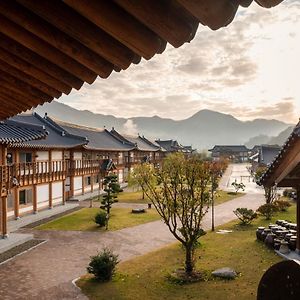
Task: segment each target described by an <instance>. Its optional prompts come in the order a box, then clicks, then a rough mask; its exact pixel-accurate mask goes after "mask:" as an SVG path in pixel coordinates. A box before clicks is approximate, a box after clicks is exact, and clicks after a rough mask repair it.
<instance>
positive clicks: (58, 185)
mask: <svg viewBox="0 0 300 300" xmlns="http://www.w3.org/2000/svg"><path fill="white" fill-rule="evenodd" d="M62 200H63V182H62V181H59V182H54V183H52V202H53V203H60V202H62Z"/></svg>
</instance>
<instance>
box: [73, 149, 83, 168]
mask: <svg viewBox="0 0 300 300" xmlns="http://www.w3.org/2000/svg"><path fill="white" fill-rule="evenodd" d="M74 160H75V168H81V160H82V152H74Z"/></svg>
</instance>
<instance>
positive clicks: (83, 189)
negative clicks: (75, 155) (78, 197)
mask: <svg viewBox="0 0 300 300" xmlns="http://www.w3.org/2000/svg"><path fill="white" fill-rule="evenodd" d="M82 195H84V175H82Z"/></svg>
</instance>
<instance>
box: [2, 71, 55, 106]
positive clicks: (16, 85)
mask: <svg viewBox="0 0 300 300" xmlns="http://www.w3.org/2000/svg"><path fill="white" fill-rule="evenodd" d="M0 69H1V68H0ZM0 79H1V81H5V82H7V83H8V84H9V85H11V89H16V90H17V91H19V92H20V94H22V95H25V96H28V97H29V98H35V99H38V101H37V102H36V103H37V104H38V103H40V99H41V100H44V101H52V100H53V97H51V96H49V95H47V94H46V93H44V92H42V91H40V90H38V89H36V88H35V87H33V86H31V85H29V84H27V83H26V82H24V81H23V80H20V79H18V78H16V77H14V76H11V75H9V74H8V73H6V72H3V71H2V70H0Z"/></svg>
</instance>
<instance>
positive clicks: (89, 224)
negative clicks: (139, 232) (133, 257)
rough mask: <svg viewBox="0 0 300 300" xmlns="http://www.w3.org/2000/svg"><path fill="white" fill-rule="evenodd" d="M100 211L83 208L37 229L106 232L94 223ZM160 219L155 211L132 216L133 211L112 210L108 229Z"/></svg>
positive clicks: (117, 228) (150, 210)
mask: <svg viewBox="0 0 300 300" xmlns="http://www.w3.org/2000/svg"><path fill="white" fill-rule="evenodd" d="M98 211H99V208H83V209H81V210H79V211H76V212H74V213H71V214H69V215H66V216H63V217H61V218H58V219H56V220H53V221H50V222H48V223H45V224H43V225H40V226H38V227H36V228H37V229H40V230H78V231H105V229H103V228H99V227H98V226H97V225H96V224H95V223H94V221H93V218H94V216H95V214H96V213H97V212H98ZM159 219H160V216H159V215H158V214H157V212H156V211H155V209H147V210H146V213H144V214H132V213H131V209H127V208H112V210H111V217H110V220H109V225H108V229H109V230H119V229H122V228H126V227H131V226H136V225H139V224H143V223H147V222H152V221H156V220H159Z"/></svg>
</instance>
